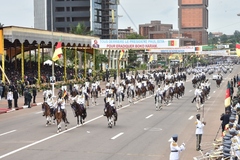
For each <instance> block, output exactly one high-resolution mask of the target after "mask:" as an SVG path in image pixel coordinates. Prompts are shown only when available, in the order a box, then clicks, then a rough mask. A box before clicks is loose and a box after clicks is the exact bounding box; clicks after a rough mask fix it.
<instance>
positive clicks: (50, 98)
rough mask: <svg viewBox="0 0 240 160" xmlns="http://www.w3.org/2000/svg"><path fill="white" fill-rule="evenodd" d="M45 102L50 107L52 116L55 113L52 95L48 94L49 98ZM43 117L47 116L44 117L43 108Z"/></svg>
mask: <svg viewBox="0 0 240 160" xmlns="http://www.w3.org/2000/svg"><path fill="white" fill-rule="evenodd" d="M45 102H46V103H47V104H48V106H49V107H50V111H51V114H53V112H54V100H53V97H52V94H48V97H47V99H46V101H45ZM43 116H45V115H44V108H43Z"/></svg>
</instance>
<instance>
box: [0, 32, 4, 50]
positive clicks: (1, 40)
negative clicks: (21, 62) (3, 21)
mask: <svg viewBox="0 0 240 160" xmlns="http://www.w3.org/2000/svg"><path fill="white" fill-rule="evenodd" d="M0 54H4V37H3V29H0Z"/></svg>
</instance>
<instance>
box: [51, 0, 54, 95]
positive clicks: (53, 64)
mask: <svg viewBox="0 0 240 160" xmlns="http://www.w3.org/2000/svg"><path fill="white" fill-rule="evenodd" d="M52 1H53V0H51V32H52V57H53V55H54V52H53V49H54V42H53V2H52ZM54 65H55V63H54V61H53V60H52V80H53V83H51V84H52V96H53V97H55V94H54V84H55V77H54Z"/></svg>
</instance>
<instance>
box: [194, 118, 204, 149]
mask: <svg viewBox="0 0 240 160" xmlns="http://www.w3.org/2000/svg"><path fill="white" fill-rule="evenodd" d="M196 118H197V119H196V121H195V125H196V132H195V134H196V138H197V139H196V150H197V151H199V150H201V141H202V134H203V127H204V126H205V124H204V123H203V122H201V121H200V114H197V115H196Z"/></svg>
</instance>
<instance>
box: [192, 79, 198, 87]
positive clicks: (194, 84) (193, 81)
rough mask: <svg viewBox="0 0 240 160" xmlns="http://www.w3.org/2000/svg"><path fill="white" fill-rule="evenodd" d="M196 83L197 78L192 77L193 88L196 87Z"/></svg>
mask: <svg viewBox="0 0 240 160" xmlns="http://www.w3.org/2000/svg"><path fill="white" fill-rule="evenodd" d="M197 83H198V80H197V78H193V79H192V85H193V88H196V86H197Z"/></svg>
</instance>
